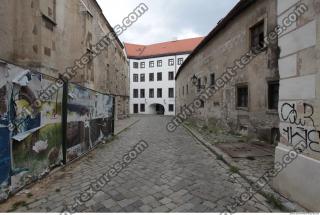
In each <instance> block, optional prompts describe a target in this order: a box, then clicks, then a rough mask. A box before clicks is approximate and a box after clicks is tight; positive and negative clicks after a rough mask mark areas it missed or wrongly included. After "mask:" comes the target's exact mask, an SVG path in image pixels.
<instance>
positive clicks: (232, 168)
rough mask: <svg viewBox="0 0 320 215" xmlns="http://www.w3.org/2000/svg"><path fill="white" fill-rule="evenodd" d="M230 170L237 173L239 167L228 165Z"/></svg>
mask: <svg viewBox="0 0 320 215" xmlns="http://www.w3.org/2000/svg"><path fill="white" fill-rule="evenodd" d="M230 172H232V173H238V172H239V168H238V167H236V166H231V167H230Z"/></svg>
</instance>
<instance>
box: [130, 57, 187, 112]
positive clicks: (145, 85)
mask: <svg viewBox="0 0 320 215" xmlns="http://www.w3.org/2000/svg"><path fill="white" fill-rule="evenodd" d="M187 57H188V55H187V54H185V55H173V56H165V57H158V58H149V59H142V60H135V59H129V61H130V114H134V109H133V107H134V104H138V105H139V114H155V110H154V108H155V106H154V105H155V104H161V105H163V106H164V108H165V115H175V110H176V103H175V98H176V90H175V80H170V81H169V72H174V78H175V76H176V73H177V71H178V69H179V67H180V65H178V59H179V58H183V60H185V59H186V58H187ZM169 59H174V65H173V66H169V64H168V61H169ZM158 60H162V67H158V66H157V61H158ZM150 61H154V67H153V68H150V67H149V62H150ZM134 62H138V63H139V69H135V68H133V64H134ZM141 62H145V68H144V69H143V68H140V63H141ZM158 72H162V81H157V73H158ZM150 73H154V81H153V82H150V81H149V74H150ZM134 74H138V75H139V82H133V75H134ZM140 74H145V79H146V80H145V82H140ZM158 88H161V89H162V98H157V89H158ZM169 88H173V89H174V98H169ZM134 89H138V91H139V98H133V91H134ZM140 89H145V98H144V99H143V98H140ZM149 89H154V98H149ZM140 104H145V112H141V110H140ZM170 104H172V105H174V109H173V111H172V112H169V105H170Z"/></svg>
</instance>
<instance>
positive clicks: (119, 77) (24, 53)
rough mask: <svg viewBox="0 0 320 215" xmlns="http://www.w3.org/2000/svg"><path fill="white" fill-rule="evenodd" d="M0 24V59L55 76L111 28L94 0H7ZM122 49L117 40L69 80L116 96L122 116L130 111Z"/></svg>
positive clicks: (3, 4)
mask: <svg viewBox="0 0 320 215" xmlns="http://www.w3.org/2000/svg"><path fill="white" fill-rule="evenodd" d="M0 26H1V30H0V59H1V60H2V61H5V62H8V63H12V64H15V65H18V66H23V67H25V68H28V69H30V70H34V71H38V72H41V73H44V74H47V75H51V76H53V77H58V76H59V74H61V73H64V72H65V70H66V68H68V67H72V66H73V65H74V63H75V60H78V59H80V58H81V56H82V55H84V54H86V53H88V52H92V50H91V49H92V46H93V45H95V44H96V43H97V42H99V40H100V39H101V38H102V37H103V36H105V35H107V34H108V33H109V32H113V28H112V27H111V26H110V24H109V23H108V21H107V19H106V18H105V16H104V15H103V13H102V10H101V8H100V7H99V5H98V3H97V2H96V1H95V0H68V1H57V0H4V1H3V2H1V6H0ZM123 49H124V47H123V44H122V43H121V42H120V41H119V39H118V38H116V40H114V41H111V43H110V44H109V46H108V48H106V49H104V51H103V52H102V53H101V54H100V55H98V56H97V57H95V58H94V59H93V61H91V63H88V64H87V65H86V66H85V67H84V68H82V69H79V70H77V75H76V76H75V77H74V78H73V79H72V80H71V82H74V83H77V84H80V85H82V86H85V87H88V88H90V89H93V90H97V91H100V92H103V93H109V94H113V95H115V96H116V100H117V105H116V106H117V107H118V108H117V110H116V111H117V115H118V116H119V118H122V117H124V116H127V115H128V112H129V106H128V102H129V95H128V94H129V92H128V91H129V79H128V70H129V68H128V62H127V58H126V55H125V53H124V51H123ZM118 116H117V118H118Z"/></svg>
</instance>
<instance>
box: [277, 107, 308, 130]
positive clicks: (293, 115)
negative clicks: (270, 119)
mask: <svg viewBox="0 0 320 215" xmlns="http://www.w3.org/2000/svg"><path fill="white" fill-rule="evenodd" d="M280 113H281V119H282V121H284V122H289V123H290V124H295V125H297V126H306V125H307V124H308V122H309V123H312V126H314V121H313V119H312V116H313V114H314V109H313V106H312V105H310V104H307V103H298V104H289V103H284V104H283V105H282V107H281V112H280Z"/></svg>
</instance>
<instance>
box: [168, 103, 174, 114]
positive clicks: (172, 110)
mask: <svg viewBox="0 0 320 215" xmlns="http://www.w3.org/2000/svg"><path fill="white" fill-rule="evenodd" d="M170 107H172V109H171V108H170ZM168 111H169V112H170V113H172V112H174V104H169V105H168Z"/></svg>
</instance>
